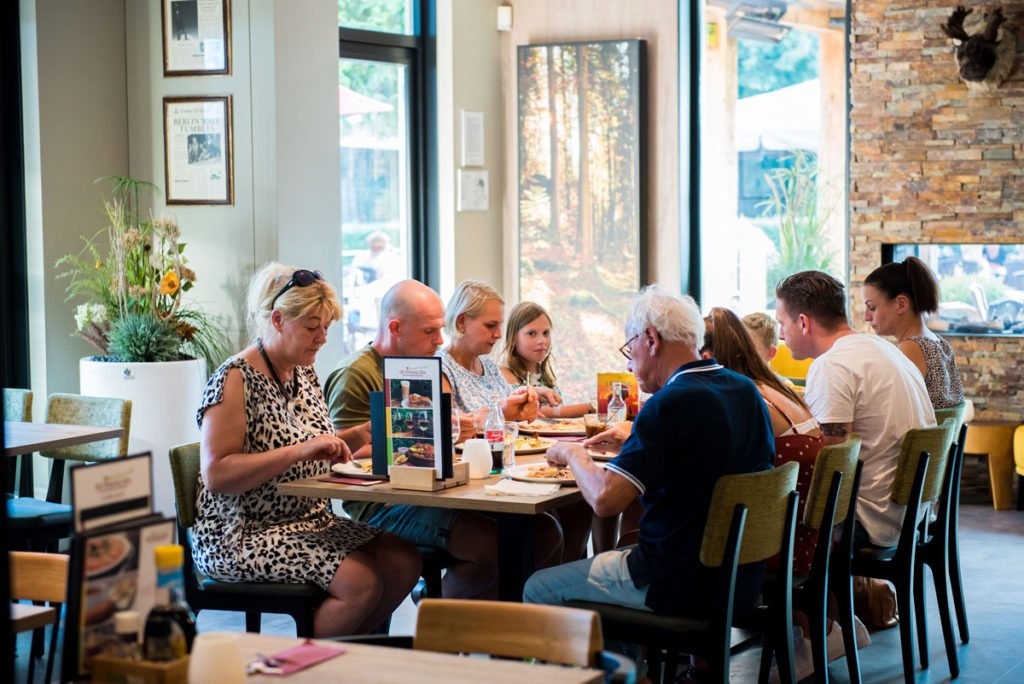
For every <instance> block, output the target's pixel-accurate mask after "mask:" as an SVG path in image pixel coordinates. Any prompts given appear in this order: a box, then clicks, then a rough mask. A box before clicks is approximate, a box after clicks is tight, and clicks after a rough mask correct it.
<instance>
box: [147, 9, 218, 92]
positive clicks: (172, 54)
mask: <svg viewBox="0 0 1024 684" xmlns="http://www.w3.org/2000/svg"><path fill="white" fill-rule="evenodd" d="M162 5H163V11H162V15H163V34H164V40H163V43H164V76H208V75H213V74H229V73H231V0H162Z"/></svg>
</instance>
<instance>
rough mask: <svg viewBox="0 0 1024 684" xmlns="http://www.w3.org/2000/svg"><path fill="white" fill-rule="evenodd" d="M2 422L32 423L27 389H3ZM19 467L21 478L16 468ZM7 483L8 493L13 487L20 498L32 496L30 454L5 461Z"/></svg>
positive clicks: (30, 402) (30, 397)
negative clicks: (16, 488)
mask: <svg viewBox="0 0 1024 684" xmlns="http://www.w3.org/2000/svg"><path fill="white" fill-rule="evenodd" d="M4 420H5V421H14V422H18V423H31V422H32V392H31V390H27V389H14V388H11V387H4ZM19 464H20V465H21V477H20V479H19V478H18V477H17V475H18V466H19ZM7 483H8V486H9V487H10V492H14V491H15V490H14V488H15V486H17V487H18V490H17V491H18V493H19V495H21V496H32V454H22V455H21V458H11V459H8V460H7Z"/></svg>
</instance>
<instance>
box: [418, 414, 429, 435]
mask: <svg viewBox="0 0 1024 684" xmlns="http://www.w3.org/2000/svg"><path fill="white" fill-rule="evenodd" d="M416 426H417V427H419V429H420V434H421V435H424V436H425V435H427V434H428V433H429V432H430V416H429V415H427V412H426V411H420V412H419V415H417V416H416Z"/></svg>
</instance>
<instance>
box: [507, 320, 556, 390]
mask: <svg viewBox="0 0 1024 684" xmlns="http://www.w3.org/2000/svg"><path fill="white" fill-rule="evenodd" d="M541 316H543V317H544V318H546V319H548V325H551V316H549V315H548V312H547V311H545V310H544V307H543V306H541V305H540V304H537V303H536V302H519V303H518V304H516V305H515V306H514V307H513V308H512V311H511V313H509V315H508V324H507V325H506V326H505V349H504V350H503V351H502V353H501V365H502V366H504V367H505V368H508V369H509V370H510V371H512V375H514V376H516V379H517V380H518V381H519V382H526V362H525V361H524V360H523V357H522V356H520V355H519V351H518V350H517V349H516V336H517V335H518V334H519V331H520V330H522V329H523V328H525V327H526V326H528V325H529V324H530V323H533V322H534V321H535V320H537V319H538V318H540V317H541ZM538 365H539V367H540V368H539V370H540V383H541V384H542V385H544V386H545V387H557V386H558V380H557V379H556V378H555V371H554V369H553V368H552V363H551V351H550V350H549V351H548V355H547V356H545V357H544V358H543V359H542V360H541V362H540V364H538Z"/></svg>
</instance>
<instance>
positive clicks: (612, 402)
mask: <svg viewBox="0 0 1024 684" xmlns="http://www.w3.org/2000/svg"><path fill="white" fill-rule="evenodd" d="M624 420H626V402H625V401H624V400H623V399H622V383H621V382H613V383H612V398H611V399H609V400H608V420H607V424H608V425H609V427H610V426H611V425H613V424H614V423H621V422H623V421H624Z"/></svg>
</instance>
